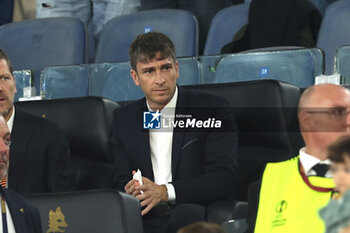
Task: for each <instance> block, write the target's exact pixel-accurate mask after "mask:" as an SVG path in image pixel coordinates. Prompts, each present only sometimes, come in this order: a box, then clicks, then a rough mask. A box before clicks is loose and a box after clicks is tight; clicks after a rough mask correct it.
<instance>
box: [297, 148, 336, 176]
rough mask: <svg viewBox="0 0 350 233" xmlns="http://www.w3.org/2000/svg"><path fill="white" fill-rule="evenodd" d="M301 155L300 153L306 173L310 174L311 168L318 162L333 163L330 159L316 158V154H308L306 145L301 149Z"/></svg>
mask: <svg viewBox="0 0 350 233" xmlns="http://www.w3.org/2000/svg"><path fill="white" fill-rule="evenodd" d="M299 155H300V156H299V158H300V162H301V164H302V165H303V168H304V170H305V173H306V174H308V173H309V172H310V170H311V168H312V167H313V166H315V165H316V164H318V163H320V164H331V161H330V160H329V159H326V160H323V161H321V160H319V159H318V158H316V157H315V156H312V155H309V154H307V153H306V148H305V147H303V148H301V149H300V151H299Z"/></svg>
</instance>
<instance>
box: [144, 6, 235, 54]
mask: <svg viewBox="0 0 350 233" xmlns="http://www.w3.org/2000/svg"><path fill="white" fill-rule="evenodd" d="M231 4H232V3H231V1H229V0H141V9H142V10H151V9H159V8H175V9H183V10H187V11H191V12H192V13H193V14H194V15H195V16H196V17H197V19H198V24H199V53H200V54H201V53H202V51H203V48H204V45H205V40H206V37H207V34H208V30H209V26H210V22H211V20H212V18H213V17H214V16H215V14H216V13H217V12H218V11H219V10H221V9H223V8H225V7H227V6H230V5H231Z"/></svg>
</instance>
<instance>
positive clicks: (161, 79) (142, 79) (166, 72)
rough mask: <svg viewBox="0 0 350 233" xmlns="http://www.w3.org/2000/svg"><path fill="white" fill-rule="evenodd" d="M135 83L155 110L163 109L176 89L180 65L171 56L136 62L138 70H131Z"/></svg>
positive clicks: (157, 56) (158, 56) (157, 55)
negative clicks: (146, 61)
mask: <svg viewBox="0 0 350 233" xmlns="http://www.w3.org/2000/svg"><path fill="white" fill-rule="evenodd" d="M130 73H131V76H132V78H133V80H134V83H135V84H136V85H137V86H141V88H142V91H143V93H144V94H145V97H146V99H147V101H148V104H149V105H150V107H151V108H152V109H153V110H157V109H159V110H161V109H162V108H163V107H164V106H165V105H167V104H168V103H169V101H170V100H171V98H172V97H173V95H174V93H175V89H176V80H177V79H178V78H179V65H178V63H177V62H174V61H173V60H172V59H171V58H165V59H161V54H160V53H159V52H158V53H157V54H156V57H155V58H154V59H153V60H152V61H150V62H148V63H141V62H138V63H137V64H136V71H135V70H131V71H130Z"/></svg>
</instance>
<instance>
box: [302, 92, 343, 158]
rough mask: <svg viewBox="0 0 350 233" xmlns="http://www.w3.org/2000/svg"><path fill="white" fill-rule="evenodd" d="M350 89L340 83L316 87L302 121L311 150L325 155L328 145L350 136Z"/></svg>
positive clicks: (307, 146) (307, 143)
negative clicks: (342, 137) (338, 84)
mask: <svg viewBox="0 0 350 233" xmlns="http://www.w3.org/2000/svg"><path fill="white" fill-rule="evenodd" d="M349 111H350V92H349V91H348V90H346V89H344V88H342V87H340V86H335V85H332V86H330V85H328V86H322V87H319V88H316V89H315V91H314V93H313V94H312V95H311V96H310V99H309V101H308V103H307V105H306V106H305V109H303V114H304V116H305V118H303V119H304V120H303V121H302V122H301V127H302V130H303V132H302V133H303V134H304V135H308V136H307V137H308V138H309V140H306V141H305V142H306V148H307V150H311V151H317V153H320V154H325V153H326V148H327V146H328V145H330V144H331V143H333V142H334V141H336V140H337V139H338V138H339V137H341V136H344V135H350V114H349Z"/></svg>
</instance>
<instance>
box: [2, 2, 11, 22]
mask: <svg viewBox="0 0 350 233" xmlns="http://www.w3.org/2000/svg"><path fill="white" fill-rule="evenodd" d="M0 10H1V14H0V25H3V24H5V23H10V22H11V21H12V15H13V1H12V0H2V1H0Z"/></svg>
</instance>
